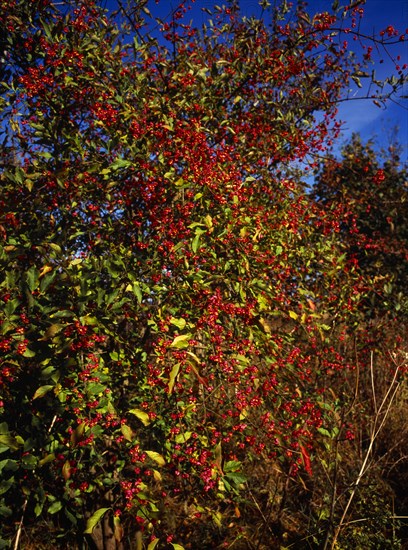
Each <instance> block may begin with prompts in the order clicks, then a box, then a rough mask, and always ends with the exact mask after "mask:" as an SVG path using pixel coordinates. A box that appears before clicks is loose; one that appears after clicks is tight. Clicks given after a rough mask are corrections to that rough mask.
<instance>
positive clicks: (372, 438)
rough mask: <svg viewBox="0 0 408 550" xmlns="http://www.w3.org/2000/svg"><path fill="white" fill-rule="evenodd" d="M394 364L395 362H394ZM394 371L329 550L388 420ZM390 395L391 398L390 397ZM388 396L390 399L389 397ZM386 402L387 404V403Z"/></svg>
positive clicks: (393, 395)
mask: <svg viewBox="0 0 408 550" xmlns="http://www.w3.org/2000/svg"><path fill="white" fill-rule="evenodd" d="M371 363H373V356H372V355H371ZM394 363H395V361H394ZM396 367H397V368H396V369H395V371H394V376H393V378H392V380H391V382H390V385H389V387H388V389H387V392H386V394H385V395H384V397H383V399H382V401H381V404H380V406H379V408H378V410H377V412H376V414H375V417H374V423H373V427H372V429H371V435H370V444H369V446H368V449H367V452H366V454H365V457H364V460H363V463H362V465H361V468H360V471H359V473H358V476H357V479H356V481H355V483H354V486H353V490H352V491H351V494H350V496H349V499H348V501H347V504H346V506H345V508H344V510H343V514H342V516H341V518H340V521H339V524H338V525H337V527H336V530H335V532H334V535H333V540H332V543H331V550H334V548H335V547H336V543H337V539H338V537H339V535H340V531H341V529H342V528H343V526H344V525H345V522H344V520H345V519H346V516H347V513H348V510H349V508H350V506H351V504H352V502H353V500H354V497H355V495H356V492H357V489H358V487H359V485H360V482H361V479H362V477H363V476H364V474H365V473H366V471H367V464H368V461H369V458H370V456H371V452H372V450H373V447H374V443H375V442H376V439H377V437H378V434H379V433H380V431H381V429H382V428H383V426H384V423H385V421H386V420H387V418H388V414H389V411H390V408H391V405H392V403H393V401H394V398H395V395H396V393H397V391H398V388H399V386H400V383H399V382H397V385H396V387H395V388H394V384H395V382H396V379H397V376H398V373H399V370H400V366H399V365H396ZM372 368H373V365H372V364H371V369H372ZM390 394H391V396H390ZM389 396H390V397H389ZM387 401H388V403H387ZM384 407H386V410H385V412H384V415H383V418H382V419H381V421H380V413H381V411H382V410H383V408H384Z"/></svg>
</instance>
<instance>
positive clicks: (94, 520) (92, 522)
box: [84, 508, 111, 534]
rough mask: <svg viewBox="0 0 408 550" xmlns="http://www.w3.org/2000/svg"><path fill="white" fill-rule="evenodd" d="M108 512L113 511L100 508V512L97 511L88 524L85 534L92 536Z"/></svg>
mask: <svg viewBox="0 0 408 550" xmlns="http://www.w3.org/2000/svg"><path fill="white" fill-rule="evenodd" d="M108 510H111V508H99V510H97V511H96V512H95V513H94V514H93V515H92V516H91V517H90V518H89V519H88V521H87V522H86V529H85V531H84V533H85V534H91V533H92V531H93V530H94V528H95V526H96V525H97V524H98V523H99V522H100V520H101V519H102V518H103V516H104V515H105V514H106V512H107V511H108Z"/></svg>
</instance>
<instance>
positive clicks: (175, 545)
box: [171, 542, 184, 550]
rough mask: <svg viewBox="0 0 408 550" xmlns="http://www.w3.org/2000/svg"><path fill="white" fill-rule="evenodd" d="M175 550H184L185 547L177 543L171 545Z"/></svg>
mask: <svg viewBox="0 0 408 550" xmlns="http://www.w3.org/2000/svg"><path fill="white" fill-rule="evenodd" d="M171 545H172V547H173V548H174V550H184V546H181V545H180V544H176V543H175V542H172V543H171Z"/></svg>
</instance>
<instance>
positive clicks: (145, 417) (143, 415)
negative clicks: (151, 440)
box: [128, 409, 150, 426]
mask: <svg viewBox="0 0 408 550" xmlns="http://www.w3.org/2000/svg"><path fill="white" fill-rule="evenodd" d="M128 412H130V414H134V415H135V416H137V418H138V419H139V420H140V421H141V422H142V424H143V426H148V425H149V424H150V418H149V415H148V414H147V413H146V412H144V411H141V410H140V409H130V410H129V411H128Z"/></svg>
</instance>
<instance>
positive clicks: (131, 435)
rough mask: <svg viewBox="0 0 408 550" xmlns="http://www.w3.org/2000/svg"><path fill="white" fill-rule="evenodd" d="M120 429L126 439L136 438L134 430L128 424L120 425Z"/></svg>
mask: <svg viewBox="0 0 408 550" xmlns="http://www.w3.org/2000/svg"><path fill="white" fill-rule="evenodd" d="M120 431H121V432H122V435H123V437H124V438H125V439H126V441H133V440H134V438H135V434H134V433H133V430H132V429H131V428H130V427H129V426H128V425H127V424H122V425H121V427H120Z"/></svg>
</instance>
